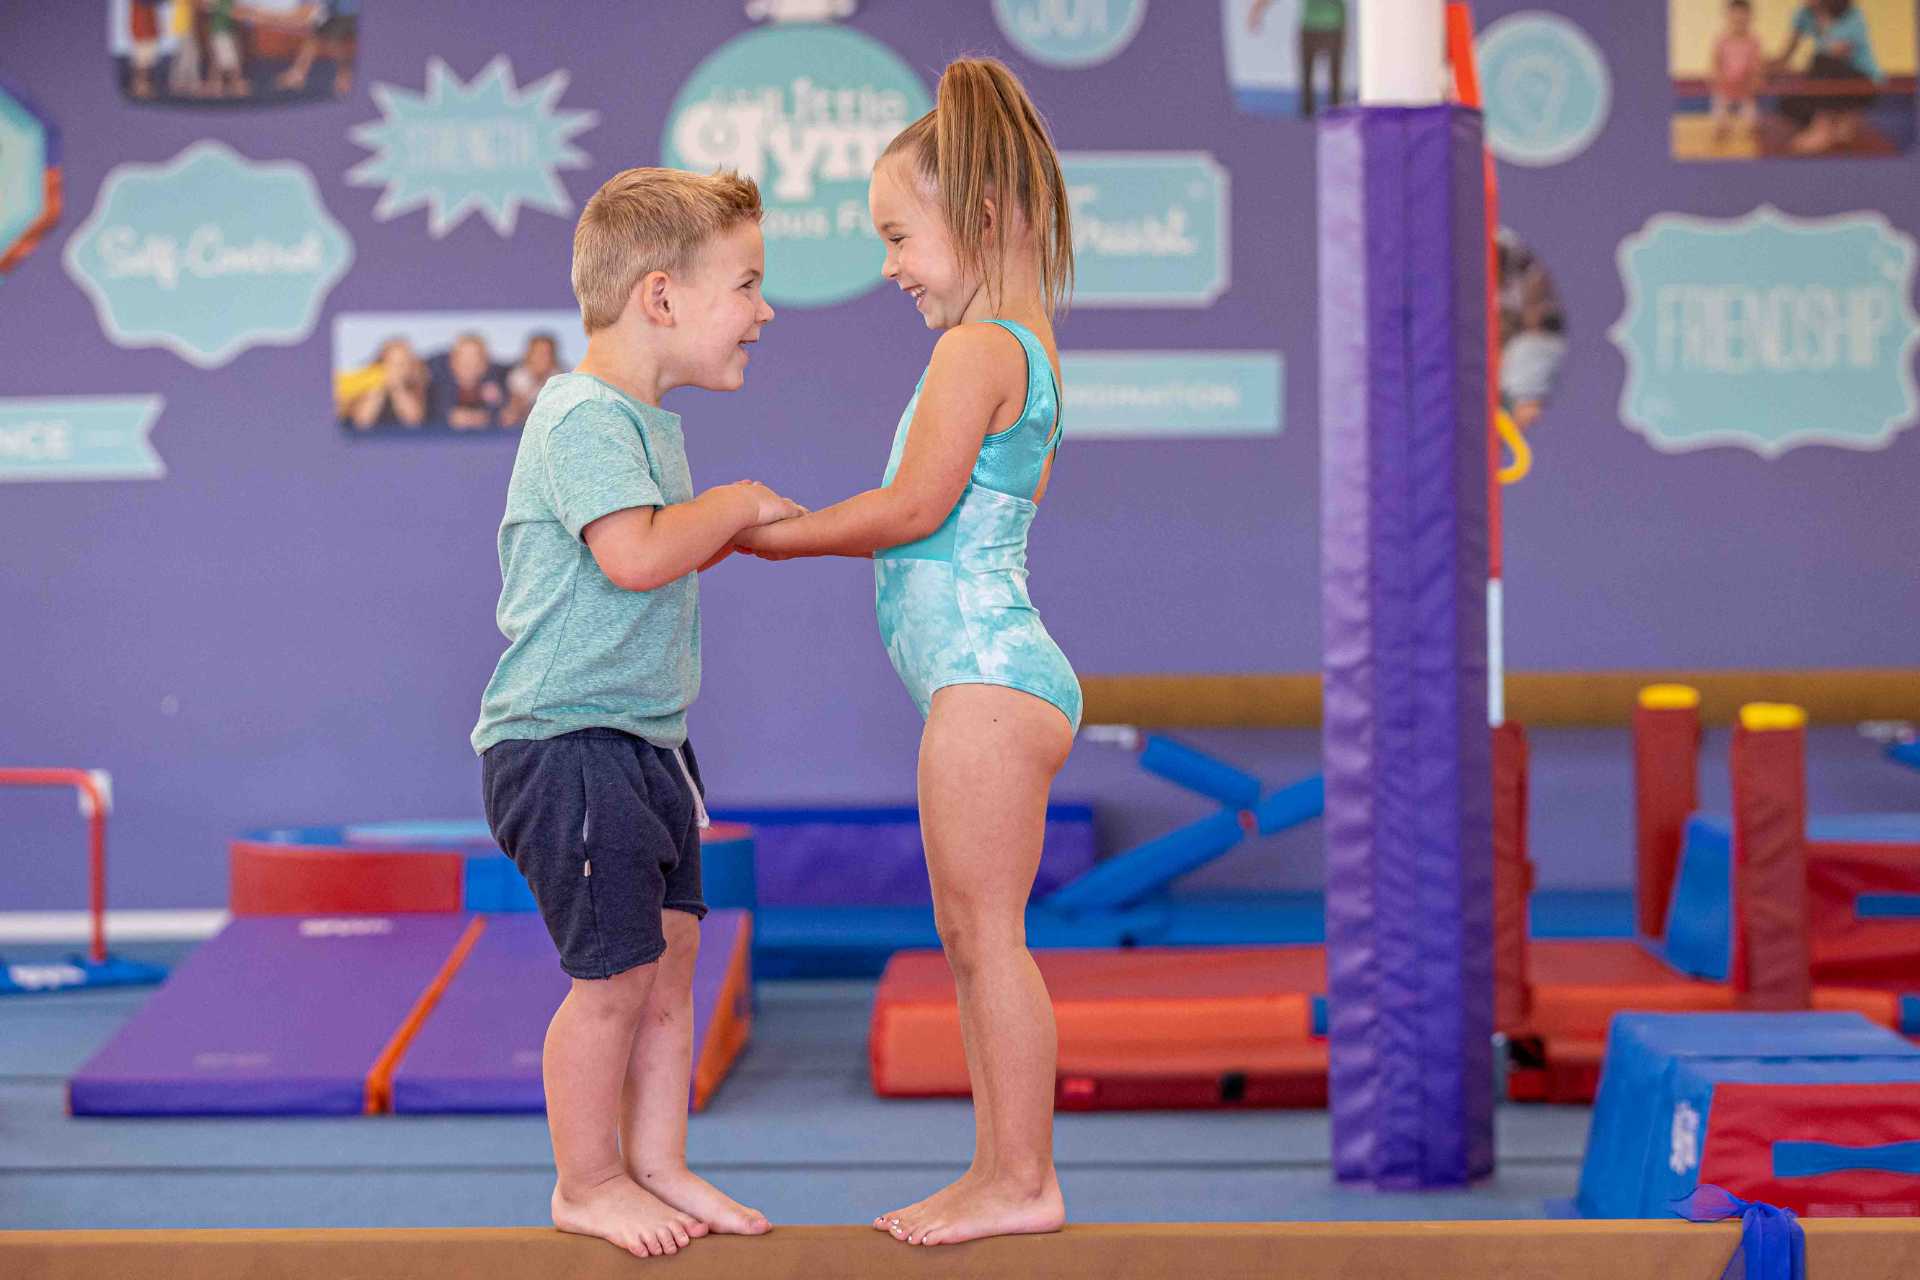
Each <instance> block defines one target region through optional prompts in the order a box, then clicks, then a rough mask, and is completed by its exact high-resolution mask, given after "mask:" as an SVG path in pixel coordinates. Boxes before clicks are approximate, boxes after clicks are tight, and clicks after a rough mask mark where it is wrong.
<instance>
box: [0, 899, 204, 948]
mask: <svg viewBox="0 0 1920 1280" xmlns="http://www.w3.org/2000/svg"><path fill="white" fill-rule="evenodd" d="M230 918H231V917H230V916H229V915H228V914H227V913H226V912H225V911H223V910H220V909H218V908H214V909H211V910H201V911H188V910H183V911H111V910H110V911H108V912H107V945H108V946H112V945H114V944H116V943H121V942H199V941H200V940H202V939H204V938H211V937H212V936H213V935H214V934H216V933H218V932H220V930H221V929H223V928H225V927H226V923H227V921H228V920H229V919H230ZM92 929H93V917H92V916H91V915H90V914H89V913H87V912H85V911H0V946H6V945H7V944H9V943H12V944H14V945H23V944H26V943H83V942H85V941H87V939H88V938H90V937H91V936H92Z"/></svg>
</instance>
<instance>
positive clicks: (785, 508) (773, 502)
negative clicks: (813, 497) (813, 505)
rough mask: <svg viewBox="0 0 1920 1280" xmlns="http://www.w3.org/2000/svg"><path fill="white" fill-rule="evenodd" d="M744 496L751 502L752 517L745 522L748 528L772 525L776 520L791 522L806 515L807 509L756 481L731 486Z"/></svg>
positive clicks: (739, 482) (744, 481) (743, 481)
mask: <svg viewBox="0 0 1920 1280" xmlns="http://www.w3.org/2000/svg"><path fill="white" fill-rule="evenodd" d="M733 487H734V488H736V489H739V490H740V491H741V492H743V493H744V494H746V495H747V496H748V497H749V498H750V499H751V500H752V502H753V508H752V510H753V515H752V518H751V519H749V520H748V521H747V524H748V525H749V526H758V525H763V524H772V523H773V522H774V521H776V520H791V519H793V517H795V516H803V515H805V514H807V509H806V508H805V507H803V506H801V505H800V504H799V503H797V502H795V501H793V500H792V499H791V498H783V497H781V496H780V495H779V494H777V493H775V492H774V491H773V490H771V489H769V488H767V486H765V485H763V484H761V483H760V482H759V481H758V480H741V481H738V482H736V483H735V484H734V485H733Z"/></svg>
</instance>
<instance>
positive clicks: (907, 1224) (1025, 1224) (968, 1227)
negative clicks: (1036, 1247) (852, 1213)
mask: <svg viewBox="0 0 1920 1280" xmlns="http://www.w3.org/2000/svg"><path fill="white" fill-rule="evenodd" d="M950 1190H952V1191H953V1192H954V1194H953V1195H951V1196H944V1195H941V1196H935V1197H933V1198H932V1199H931V1200H929V1201H927V1204H926V1207H925V1208H923V1209H921V1210H920V1211H919V1212H918V1213H912V1212H908V1213H906V1214H903V1215H902V1216H901V1218H900V1224H899V1225H898V1226H896V1227H893V1228H892V1232H893V1238H894V1239H896V1240H901V1241H905V1242H906V1243H907V1244H959V1243H961V1242H962V1241H965V1240H979V1239H981V1238H983V1237H986V1236H1012V1235H1038V1234H1041V1233H1044V1232H1048V1231H1058V1230H1059V1229H1060V1228H1061V1227H1063V1226H1065V1225H1066V1221H1067V1206H1066V1202H1065V1201H1064V1200H1063V1199H1062V1198H1061V1195H1060V1181H1059V1179H1058V1178H1057V1177H1056V1176H1055V1175H1054V1174H1053V1172H1052V1171H1051V1170H1049V1171H1048V1173H1047V1178H1046V1182H1045V1183H1044V1184H1043V1185H1042V1186H1041V1187H1040V1188H1039V1190H1038V1191H1035V1190H1033V1189H1032V1188H1031V1187H1030V1186H1019V1185H1016V1184H1014V1183H1012V1182H1010V1181H1008V1180H1005V1179H997V1180H994V1181H982V1182H978V1183H975V1184H974V1185H972V1186H969V1187H962V1186H960V1185H959V1184H958V1183H956V1184H955V1185H954V1186H953V1187H952V1188H950Z"/></svg>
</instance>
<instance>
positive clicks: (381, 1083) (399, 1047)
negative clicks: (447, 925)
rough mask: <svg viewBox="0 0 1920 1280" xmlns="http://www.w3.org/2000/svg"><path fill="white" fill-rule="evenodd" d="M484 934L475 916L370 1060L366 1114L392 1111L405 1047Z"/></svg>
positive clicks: (483, 922)
mask: <svg viewBox="0 0 1920 1280" xmlns="http://www.w3.org/2000/svg"><path fill="white" fill-rule="evenodd" d="M486 931H487V921H486V917H484V916H475V917H474V918H473V919H472V920H471V921H470V922H469V923H468V924H467V931H466V932H465V933H463V934H461V935H460V941H458V942H456V943H455V944H454V946H453V951H452V952H451V953H450V954H449V955H448V956H447V962H446V963H445V964H443V965H441V966H440V972H439V973H437V974H435V975H434V978H433V981H432V982H429V983H428V984H427V989H426V990H425V991H422V992H421V993H420V998H419V999H418V1000H416V1001H414V1002H413V1009H412V1011H411V1012H409V1013H408V1014H407V1017H406V1020H405V1021H404V1022H402V1023H401V1024H400V1026H399V1028H398V1029H397V1030H395V1031H394V1033H393V1038H392V1039H391V1040H389V1041H387V1047H386V1048H384V1049H382V1050H381V1051H380V1056H379V1057H377V1058H375V1059H374V1060H373V1069H372V1070H371V1071H369V1072H367V1114H368V1115H370V1116H372V1115H384V1114H386V1113H387V1112H389V1111H391V1110H393V1072H394V1069H395V1068H396V1067H398V1066H399V1065H400V1059H401V1058H403V1057H405V1056H406V1052H407V1048H408V1046H409V1045H411V1044H412V1043H413V1038H414V1037H415V1036H417V1035H419V1034H420V1028H421V1026H422V1025H424V1024H425V1022H426V1020H427V1015H428V1014H430V1013H432V1012H433V1006H435V1005H437V1004H439V1003H440V997H441V996H443V995H445V994H446V990H447V984H448V983H449V982H452V981H453V975H454V974H456V973H458V972H460V966H461V965H463V964H465V963H466V962H467V956H468V954H469V953H470V952H472V950H473V944H474V943H476V942H478V941H480V935H481V934H483V933H485V932H486Z"/></svg>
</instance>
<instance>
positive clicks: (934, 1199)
mask: <svg viewBox="0 0 1920 1280" xmlns="http://www.w3.org/2000/svg"><path fill="white" fill-rule="evenodd" d="M980 1180H981V1177H980V1175H979V1174H978V1173H976V1172H975V1171H974V1170H973V1169H971V1168H969V1169H968V1170H967V1171H966V1172H965V1173H963V1174H961V1175H960V1176H959V1177H957V1178H955V1179H954V1180H953V1181H952V1182H949V1183H948V1184H947V1185H946V1186H944V1187H942V1188H940V1189H939V1190H938V1191H936V1192H934V1193H933V1194H932V1195H930V1196H928V1197H927V1198H926V1199H924V1200H915V1201H914V1202H913V1203H912V1204H910V1205H908V1206H906V1207H905V1208H904V1209H895V1210H893V1211H892V1212H891V1213H883V1214H881V1215H880V1216H879V1217H877V1218H875V1219H874V1220H873V1229H874V1230H875V1231H892V1230H893V1228H894V1227H895V1225H897V1224H899V1223H901V1222H904V1221H906V1220H908V1219H909V1218H918V1217H919V1216H920V1215H921V1214H924V1213H925V1212H927V1210H928V1209H929V1208H930V1207H932V1206H934V1205H937V1204H938V1205H944V1204H945V1203H946V1202H947V1201H948V1200H951V1199H952V1198H953V1197H954V1196H956V1195H959V1194H960V1193H961V1192H963V1191H965V1190H967V1189H968V1188H970V1187H972V1186H973V1184H974V1183H976V1182H979V1181H980Z"/></svg>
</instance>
